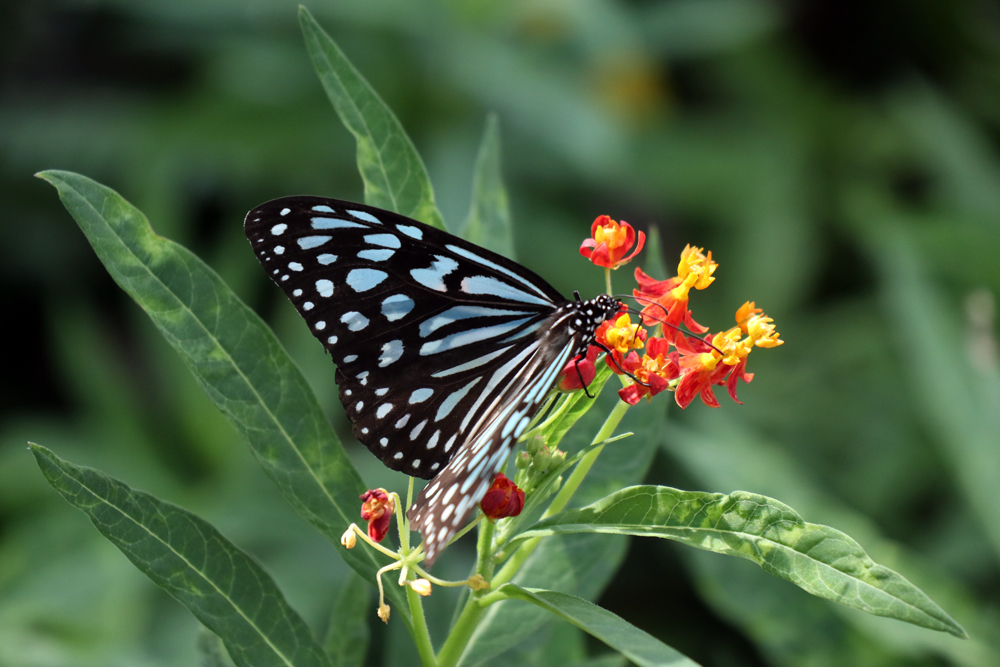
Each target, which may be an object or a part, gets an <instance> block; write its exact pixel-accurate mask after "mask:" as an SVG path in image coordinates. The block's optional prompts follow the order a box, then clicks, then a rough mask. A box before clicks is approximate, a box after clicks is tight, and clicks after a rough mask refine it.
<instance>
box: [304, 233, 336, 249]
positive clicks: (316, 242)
mask: <svg viewBox="0 0 1000 667" xmlns="http://www.w3.org/2000/svg"><path fill="white" fill-rule="evenodd" d="M332 238H333V237H332V236H303V237H302V238H300V239H298V240H297V241H296V243H298V244H299V247H300V248H302V249H303V250H311V249H313V248H318V247H319V246H321V245H323V244H324V243H326V242H327V241H329V240H330V239H332Z"/></svg>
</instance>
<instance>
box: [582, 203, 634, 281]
mask: <svg viewBox="0 0 1000 667" xmlns="http://www.w3.org/2000/svg"><path fill="white" fill-rule="evenodd" d="M635 239H636V232H635V230H634V229H632V225H630V224H628V223H627V222H625V221H624V220H623V221H622V222H621V223H618V222H616V221H615V220H612V219H611V218H610V217H608V216H606V215H599V216H597V219H596V220H594V224H592V225H591V226H590V238H589V239H587V240H585V241H584V242H583V243H582V244H581V245H580V254H581V255H583V256H584V257H586V258H587V259H589V260H590V261H591V262H593V263H594V264H596V265H597V266H603V267H605V268H607V269H617V268H618V267H619V266H621V265H623V264H627V263H628V262H629V261H631V260H632V258H633V257H635V256H636V255H637V254H638V253H639V251H640V250H642V246H643V245H644V244H645V243H646V235H645V234H643V233H642V232H639V242H638V244H636V242H635ZM633 244H635V250H633V251H632V254H631V255H629V256H627V257H626V256H625V253H627V252H628V251H629V249H631V248H632V245H633Z"/></svg>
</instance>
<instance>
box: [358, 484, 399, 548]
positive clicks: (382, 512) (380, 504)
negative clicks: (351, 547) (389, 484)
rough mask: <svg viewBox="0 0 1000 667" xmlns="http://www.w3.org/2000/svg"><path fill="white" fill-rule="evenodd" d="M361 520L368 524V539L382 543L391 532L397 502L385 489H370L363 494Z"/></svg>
mask: <svg viewBox="0 0 1000 667" xmlns="http://www.w3.org/2000/svg"><path fill="white" fill-rule="evenodd" d="M361 500H362V504H361V518H362V519H364V520H365V521H367V522H368V537H370V538H371V539H372V541H373V542H381V541H382V540H384V539H385V536H386V533H388V532H389V523H390V522H391V521H392V514H393V512H395V511H396V501H394V500H393V499H392V496H390V495H389V493H388V492H387V491H386V490H385V489H370V490H368V491H365V492H364V493H363V494H361Z"/></svg>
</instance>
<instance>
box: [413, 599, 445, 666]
mask: <svg viewBox="0 0 1000 667" xmlns="http://www.w3.org/2000/svg"><path fill="white" fill-rule="evenodd" d="M406 601H407V602H409V603H410V615H411V616H412V617H413V642H414V643H415V644H416V645H417V652H418V653H419V654H420V662H422V663H423V665H424V667H438V662H437V658H435V657H434V645H433V644H432V643H431V633H430V632H429V631H428V630H427V621H426V619H424V605H423V602H422V601H421V600H420V596H419V595H418V594H417V592H416V591H414V590H413V589H412V588H410V587H409V586H407V587H406Z"/></svg>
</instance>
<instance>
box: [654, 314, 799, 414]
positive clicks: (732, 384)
mask: <svg viewBox="0 0 1000 667" xmlns="http://www.w3.org/2000/svg"><path fill="white" fill-rule="evenodd" d="M754 305H755V304H754V303H753V302H752V301H747V302H746V303H744V304H743V305H742V306H740V308H739V310H737V311H736V323H737V326H735V327H733V328H732V329H729V330H728V331H724V332H720V333H717V334H715V335H714V336H711V335H708V336H705V338H704V339H703V340H699V339H697V338H687V337H684V336H677V337H676V338H675V340H676V341H677V342H678V344H677V348H678V350H679V351H680V354H681V357H680V370H681V377H680V381H679V382H678V383H677V386H676V388H675V390H674V392H675V393H674V398H675V399H676V401H677V404H678V405H679V406H681V407H682V408H686V407H687V406H688V405H690V403H691V401H693V400H694V398H695V397H696V396H699V395H700V396H701V400H702V402H704V403H705V405H707V406H709V407H712V408H717V407H719V402H718V400H717V399H716V398H715V393H714V392H713V390H712V387H713V386H715V385H725V387H726V390H727V391H728V392H729V396H730V397H731V398H732V399H733V400H734V401H736V402H737V403H741V401H740V400H739V399H738V398H737V397H736V384H737V382H738V381H739V380H743V381H744V382H750V381H751V380H752V379H753V373H747V372H746V363H747V356H748V355H749V354H750V352H751V351H752V350H753V348H754V347H765V348H766V347H777V346H779V345H783V344H784V341H783V340H781V339H780V338H778V336H779V334H778V332H777V331H776V330H775V327H774V320H773V319H771V318H770V317H768V316H766V315H764V313H763V311H762V310H761V309H759V308H755V307H754ZM744 333H745V334H747V336H746V337H745V338H744V337H743V336H742V334H744ZM681 341H683V342H681Z"/></svg>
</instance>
